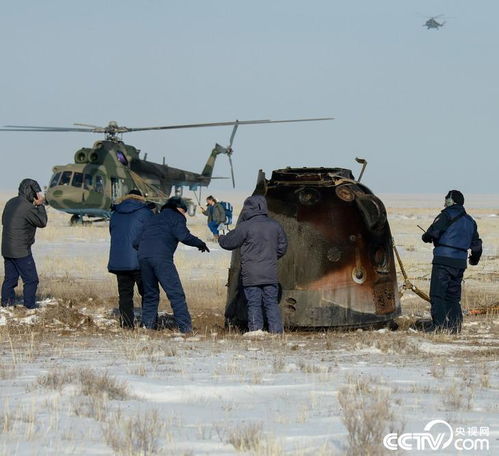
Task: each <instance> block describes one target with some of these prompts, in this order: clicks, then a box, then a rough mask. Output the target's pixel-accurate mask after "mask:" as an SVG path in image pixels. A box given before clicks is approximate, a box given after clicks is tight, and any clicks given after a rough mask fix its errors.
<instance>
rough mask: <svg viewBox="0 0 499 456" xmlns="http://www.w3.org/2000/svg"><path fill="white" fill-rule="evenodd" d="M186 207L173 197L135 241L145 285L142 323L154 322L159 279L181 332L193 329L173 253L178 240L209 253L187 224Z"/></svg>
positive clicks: (151, 326)
mask: <svg viewBox="0 0 499 456" xmlns="http://www.w3.org/2000/svg"><path fill="white" fill-rule="evenodd" d="M186 211H187V206H186V205H185V203H184V202H183V201H182V199H181V198H178V197H172V198H170V199H169V200H168V201H167V202H166V204H165V205H164V206H163V207H162V209H161V212H160V213H159V214H157V215H155V216H153V217H151V218H150V219H149V220H148V221H147V223H146V224H145V225H144V229H143V232H142V233H140V234H139V236H138V237H137V239H136V241H135V246H136V247H137V248H138V251H139V264H140V271H141V274H142V282H143V286H144V305H143V310H142V326H144V327H146V328H149V329H154V328H156V325H157V313H158V305H159V286H158V282H159V284H160V285H161V287H162V288H163V290H164V291H165V292H166V295H167V297H168V299H169V300H170V303H171V306H172V309H173V317H174V319H175V322H176V324H177V326H178V328H179V330H180V331H181V332H182V333H189V332H191V331H192V322H191V316H190V314H189V309H188V307H187V303H186V301H185V294H184V290H183V288H182V283H181V282H180V277H179V275H178V272H177V269H176V268H175V264H174V263H173V254H174V253H175V250H176V249H177V245H178V243H179V242H182V243H183V244H185V245H189V246H192V247H197V248H198V249H199V250H200V251H201V252H209V251H210V250H209V249H208V247H207V246H206V244H205V243H204V242H203V241H202V240H201V239H199V238H197V237H196V236H193V235H192V234H191V233H190V232H189V230H188V228H187V224H186V218H185V213H186Z"/></svg>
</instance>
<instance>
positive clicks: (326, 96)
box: [0, 0, 499, 193]
mask: <svg viewBox="0 0 499 456" xmlns="http://www.w3.org/2000/svg"><path fill="white" fill-rule="evenodd" d="M438 14H444V17H443V18H442V19H443V20H446V21H447V23H446V24H445V26H444V27H443V28H442V29H440V30H426V28H424V27H423V26H422V24H423V23H424V22H425V17H424V16H428V17H429V16H433V15H438ZM498 24H499V2H498V1H497V0H495V1H494V0H488V1H486V0H482V1H479V2H473V1H470V0H461V1H459V0H452V1H450V0H449V1H439V0H432V1H422V0H418V1H400V0H391V1H390V0H378V1H376V2H374V1H370V0H364V1H352V0H349V1H334V0H324V1H313V0H308V1H292V0H279V1H272V0H265V1H260V0H251V1H245V2H243V1H234V0H233V1H229V0H211V1H209V0H204V1H201V0H197V1H194V0H192V1H189V0H182V1H171V0H169V1H166V0H165V1H160V0H142V1H139V0H135V1H131V0H119V1H118V0H110V1H104V0H99V1H97V0H85V1H78V2H77V1H68V0H60V1H55V0H46V1H43V2H42V1H37V0H32V1H23V0H15V1H13V0H2V11H1V15H0V42H1V43H2V53H1V59H2V62H1V66H0V68H1V70H0V87H1V90H2V97H1V103H0V125H6V124H21V125H23V124H24V125H55V126H71V125H72V123H73V122H85V123H91V124H96V125H105V124H107V122H108V121H109V120H116V121H118V123H119V124H121V125H126V126H129V127H141V126H156V125H168V124H177V123H191V122H193V123H196V122H211V121H225V120H234V119H236V118H237V119H266V118H269V119H282V118H293V117H316V116H334V117H335V118H336V120H333V121H330V122H320V123H315V124H287V125H286V124H284V125H274V126H268V125H267V126H247V127H241V128H240V129H239V131H238V134H237V136H236V139H235V143H234V150H235V153H234V161H235V168H236V178H237V184H238V187H239V189H242V190H245V189H250V188H252V186H253V185H254V182H255V179H256V175H257V171H258V169H259V168H263V169H264V170H265V171H266V172H267V173H270V172H271V171H272V170H273V169H276V168H280V167H285V166H288V165H290V166H339V167H348V168H352V169H353V170H354V173H355V174H357V172H358V169H359V167H358V165H357V164H356V163H355V162H354V158H355V156H360V157H364V158H366V159H367V160H368V162H369V165H368V169H367V171H366V174H365V177H364V181H365V183H366V184H367V185H368V186H370V187H371V189H372V190H373V191H375V192H391V193H446V191H447V190H448V189H450V188H457V189H461V190H462V191H463V192H465V193H498V191H497V187H498V182H499V178H498V176H497V174H498V172H499V169H498V168H499V166H498V165H499V159H498V150H499V139H498V126H499V123H498V121H499V115H498V114H499V59H498V57H497V56H498V49H499V46H498V45H499V26H498ZM230 132H231V128H230V127H220V128H213V129H205V128H203V129H197V130H181V131H167V132H149V133H132V134H128V135H126V136H125V137H124V139H125V141H126V142H127V143H129V144H133V145H134V146H136V147H138V148H140V149H142V151H143V152H147V153H148V158H149V159H150V160H155V161H158V162H161V160H162V157H163V156H166V161H167V163H168V164H170V165H171V166H175V167H179V168H183V169H189V170H193V171H201V169H202V167H203V165H204V162H205V160H206V158H207V156H208V154H209V153H210V151H211V149H212V147H213V145H214V143H215V142H220V143H222V144H226V143H227V141H228V138H229V136H230ZM100 138H101V137H100V136H99V135H92V134H86V133H9V132H0V150H1V154H2V166H1V168H0V170H1V171H0V188H3V189H13V188H16V187H17V184H18V182H19V181H20V180H21V179H22V178H24V177H34V178H36V179H38V180H39V181H40V183H41V184H46V183H47V182H48V180H49V177H50V175H51V168H52V166H53V165H57V164H66V163H70V162H72V161H73V155H74V152H75V151H76V149H78V148H80V147H82V146H90V145H91V144H92V143H93V142H94V141H95V140H97V139H100ZM215 175H218V176H228V175H229V168H228V163H227V161H226V160H224V159H223V158H222V159H220V161H219V162H218V164H217V167H216V169H215ZM229 186H230V183H229V181H218V182H217V183H216V184H215V187H216V188H219V189H223V188H228V187H229Z"/></svg>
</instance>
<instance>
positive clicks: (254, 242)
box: [218, 195, 288, 333]
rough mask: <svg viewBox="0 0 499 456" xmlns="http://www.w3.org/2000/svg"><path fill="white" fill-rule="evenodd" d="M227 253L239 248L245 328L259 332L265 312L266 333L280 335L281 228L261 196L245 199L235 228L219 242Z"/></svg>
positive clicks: (283, 245)
mask: <svg viewBox="0 0 499 456" xmlns="http://www.w3.org/2000/svg"><path fill="white" fill-rule="evenodd" d="M218 243H219V244H220V246H221V247H222V248H224V249H226V250H234V249H237V248H240V249H241V275H242V282H243V287H244V294H245V296H246V299H247V300H248V329H249V331H250V332H252V331H261V330H263V326H264V313H265V317H266V319H267V322H268V328H269V332H271V333H282V332H283V324H282V319H281V313H280V311H279V304H278V291H279V287H278V284H279V279H278V277H277V260H278V259H279V258H281V257H282V256H283V255H284V254H285V253H286V250H287V247H288V241H287V238H286V234H285V233H284V230H283V228H282V226H281V225H280V224H279V223H278V222H276V221H275V220H273V219H271V218H270V217H269V216H268V215H267V201H266V200H265V197H264V196H261V195H255V196H250V197H249V198H246V200H245V201H244V206H243V210H242V213H241V217H240V222H239V223H238V224H237V226H236V228H235V229H234V230H232V231H230V232H229V233H228V234H226V235H223V236H220V238H219V239H218Z"/></svg>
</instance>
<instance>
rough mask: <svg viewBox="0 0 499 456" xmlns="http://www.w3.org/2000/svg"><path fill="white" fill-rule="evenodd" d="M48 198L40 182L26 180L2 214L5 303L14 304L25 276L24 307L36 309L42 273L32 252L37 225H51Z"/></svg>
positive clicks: (43, 226) (3, 299)
mask: <svg viewBox="0 0 499 456" xmlns="http://www.w3.org/2000/svg"><path fill="white" fill-rule="evenodd" d="M44 203H45V198H44V196H43V193H42V189H41V188H40V185H38V182H36V181H35V180H33V179H24V180H23V181H22V182H21V184H20V185H19V194H18V196H16V197H15V198H12V199H11V200H9V201H8V202H7V204H6V205H5V208H4V210H3V214H2V225H3V231H2V256H3V258H4V268H5V278H4V281H3V284H2V306H4V307H5V306H9V305H14V303H15V297H16V295H15V288H16V287H17V284H18V282H19V277H21V279H22V281H23V285H24V289H23V293H24V306H25V307H26V308H28V309H36V308H37V307H38V306H37V304H36V290H37V288H38V283H39V280H38V273H37V271H36V265H35V261H34V259H33V255H32V253H31V246H32V245H33V244H34V243H35V234H36V229H37V228H45V226H47V211H46V210H45V206H44Z"/></svg>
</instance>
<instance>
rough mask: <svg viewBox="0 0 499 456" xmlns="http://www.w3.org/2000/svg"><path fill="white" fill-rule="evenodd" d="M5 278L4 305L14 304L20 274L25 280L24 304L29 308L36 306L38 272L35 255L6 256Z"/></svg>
mask: <svg viewBox="0 0 499 456" xmlns="http://www.w3.org/2000/svg"><path fill="white" fill-rule="evenodd" d="M4 267H5V278H4V281H3V284H2V306H8V305H13V304H14V301H15V299H16V292H15V288H16V287H17V283H18V282H19V276H20V277H21V279H22V280H23V286H24V288H23V294H24V306H25V307H27V308H28V309H33V308H35V307H36V289H37V288H38V282H39V280H38V273H37V272H36V265H35V260H33V255H28V256H25V257H23V258H4Z"/></svg>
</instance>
